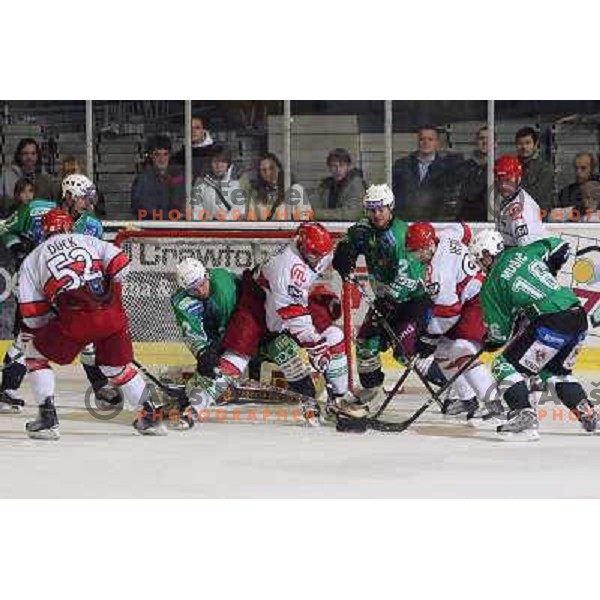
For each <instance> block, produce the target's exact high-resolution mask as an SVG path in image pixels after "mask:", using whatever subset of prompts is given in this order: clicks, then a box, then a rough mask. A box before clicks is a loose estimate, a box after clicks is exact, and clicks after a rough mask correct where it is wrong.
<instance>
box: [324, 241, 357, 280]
mask: <svg viewBox="0 0 600 600" xmlns="http://www.w3.org/2000/svg"><path fill="white" fill-rule="evenodd" d="M357 258H358V255H357V254H356V251H355V250H354V249H353V248H352V246H351V245H350V243H349V242H348V241H346V240H342V241H341V242H339V243H338V245H337V246H336V247H335V252H334V253H333V261H332V263H331V264H332V265H333V268H334V269H335V270H336V271H337V272H338V273H339V274H340V277H341V278H342V279H344V280H345V279H347V278H348V276H349V275H350V273H352V271H353V270H354V267H355V266H356V259H357Z"/></svg>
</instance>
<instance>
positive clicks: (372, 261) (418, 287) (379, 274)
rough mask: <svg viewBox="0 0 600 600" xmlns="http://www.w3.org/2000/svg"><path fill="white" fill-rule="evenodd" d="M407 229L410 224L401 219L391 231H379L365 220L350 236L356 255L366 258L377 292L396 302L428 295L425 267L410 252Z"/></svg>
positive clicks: (348, 240)
mask: <svg viewBox="0 0 600 600" xmlns="http://www.w3.org/2000/svg"><path fill="white" fill-rule="evenodd" d="M407 229H408V225H407V224H406V223H405V222H404V221H401V220H400V219H392V222H391V223H390V226H389V227H388V228H387V229H377V228H376V227H373V225H371V223H370V221H369V219H367V218H365V219H361V220H360V221H358V223H356V224H355V225H352V226H351V227H350V228H349V229H348V232H347V234H346V241H347V243H349V244H350V246H351V248H352V249H353V250H354V253H355V254H356V255H357V256H358V255H360V254H362V255H364V257H365V261H366V263H367V268H368V270H369V279H370V280H371V284H372V285H373V289H374V291H375V293H376V294H377V295H378V296H388V297H390V298H392V299H393V300H395V301H396V302H405V301H406V300H410V299H412V298H415V297H418V296H424V295H426V293H427V292H426V289H425V285H424V283H423V281H424V278H425V266H424V265H423V264H422V263H420V262H419V261H418V260H417V259H416V258H415V257H414V256H413V255H412V254H411V253H410V252H407V250H406V246H405V240H406V231H407Z"/></svg>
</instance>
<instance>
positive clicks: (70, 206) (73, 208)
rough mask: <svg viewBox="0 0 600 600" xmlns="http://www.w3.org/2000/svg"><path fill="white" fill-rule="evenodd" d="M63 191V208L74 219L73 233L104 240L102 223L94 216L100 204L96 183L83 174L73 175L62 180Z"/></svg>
mask: <svg viewBox="0 0 600 600" xmlns="http://www.w3.org/2000/svg"><path fill="white" fill-rule="evenodd" d="M61 189H62V202H61V208H63V209H64V210H66V211H67V212H68V213H69V214H70V215H71V218H72V219H73V233H81V234H83V235H91V236H93V237H95V238H98V239H99V240H100V239H102V234H103V228H102V222H101V221H100V220H99V219H98V218H97V217H96V216H95V214H94V210H95V206H96V203H97V202H98V191H97V190H96V186H95V185H94V182H93V181H92V180H91V179H89V178H88V177H86V176H85V175H83V174H81V173H73V174H72V175H67V176H66V177H65V178H64V179H63V180H62V183H61Z"/></svg>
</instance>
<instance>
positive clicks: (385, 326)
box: [348, 274, 448, 414]
mask: <svg viewBox="0 0 600 600" xmlns="http://www.w3.org/2000/svg"><path fill="white" fill-rule="evenodd" d="M348 279H349V280H350V281H351V282H352V283H353V284H354V285H356V287H357V288H358V290H359V292H360V294H361V296H362V298H363V299H364V300H365V302H366V303H367V304H368V305H369V307H370V309H371V310H372V311H373V313H374V314H375V316H376V317H377V320H378V321H379V322H380V323H381V326H382V327H383V329H384V330H385V332H386V333H387V334H388V337H389V338H390V340H391V342H392V343H393V344H394V346H395V347H396V348H397V349H398V350H399V351H400V352H402V343H401V342H400V340H399V339H398V336H397V335H396V332H395V331H394V329H393V328H392V326H391V325H390V324H389V322H388V320H387V319H386V318H385V317H384V316H383V314H381V311H380V310H379V309H378V308H377V307H376V306H375V302H374V301H373V300H372V299H371V297H370V296H369V294H368V292H367V290H366V289H365V286H364V284H363V283H362V282H361V281H359V280H358V279H357V278H356V276H354V275H352V274H351V275H350V276H349V277H348ZM412 366H413V367H414V371H415V373H416V374H417V376H418V377H419V379H420V380H421V383H422V384H423V385H424V386H425V387H426V388H427V391H428V392H429V393H430V394H431V395H432V396H434V398H435V400H436V402H437V403H438V404H439V405H440V408H441V407H442V402H441V400H440V399H439V397H438V395H437V394H436V392H435V390H434V389H433V388H432V387H431V384H430V383H429V381H427V379H426V378H425V376H424V375H423V373H421V372H420V371H419V369H418V368H416V364H415V361H414V359H413V360H412ZM446 389H448V385H447V384H446V386H445V387H444V388H443V390H446ZM438 394H439V392H438ZM389 400H391V398H389V399H388V402H389ZM386 406H387V404H386ZM379 414H381V412H380V413H379Z"/></svg>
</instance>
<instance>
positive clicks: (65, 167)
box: [57, 156, 106, 218]
mask: <svg viewBox="0 0 600 600" xmlns="http://www.w3.org/2000/svg"><path fill="white" fill-rule="evenodd" d="M74 174H78V175H86V172H85V169H84V168H83V163H82V162H81V161H80V160H79V159H78V158H77V157H76V156H67V157H66V158H64V159H63V161H62V163H61V165H60V182H59V184H58V188H59V190H58V195H57V197H58V198H62V181H63V179H64V178H65V177H67V176H69V175H74ZM96 198H97V201H96V204H95V205H94V214H95V215H96V216H97V217H100V218H105V217H106V200H105V199H104V195H103V194H102V193H100V192H99V191H98V190H96Z"/></svg>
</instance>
